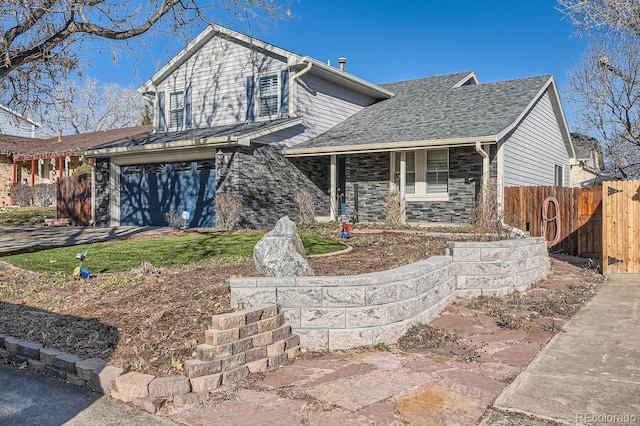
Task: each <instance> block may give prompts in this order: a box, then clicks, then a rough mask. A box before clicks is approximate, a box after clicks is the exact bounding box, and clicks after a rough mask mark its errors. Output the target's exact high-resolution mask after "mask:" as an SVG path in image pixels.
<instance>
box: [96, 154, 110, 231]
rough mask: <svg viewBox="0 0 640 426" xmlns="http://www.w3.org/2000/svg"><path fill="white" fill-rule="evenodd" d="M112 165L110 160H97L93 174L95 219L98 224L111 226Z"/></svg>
mask: <svg viewBox="0 0 640 426" xmlns="http://www.w3.org/2000/svg"><path fill="white" fill-rule="evenodd" d="M110 165H111V163H110V162H109V160H104V159H98V160H96V163H95V167H94V168H93V176H94V183H95V186H94V188H93V196H94V200H95V204H94V207H95V212H94V221H95V224H96V225H97V226H109V225H110V224H111V210H110V208H109V203H110V199H111V198H110V194H111V190H110V186H111V185H110V182H109V180H110V177H111V172H110Z"/></svg>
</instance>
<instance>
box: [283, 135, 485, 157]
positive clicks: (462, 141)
mask: <svg viewBox="0 0 640 426" xmlns="http://www.w3.org/2000/svg"><path fill="white" fill-rule="evenodd" d="M497 142H498V139H497V138H496V136H482V137H477V138H473V139H469V138H456V139H439V140H438V139H435V140H422V141H404V142H382V143H375V144H366V145H345V146H327V147H314V148H289V149H286V150H285V151H284V154H285V156H286V157H310V156H321V155H333V154H362V153H368V152H385V151H410V150H414V149H421V148H440V147H451V146H475V145H476V144H477V143H488V144H495V143H497Z"/></svg>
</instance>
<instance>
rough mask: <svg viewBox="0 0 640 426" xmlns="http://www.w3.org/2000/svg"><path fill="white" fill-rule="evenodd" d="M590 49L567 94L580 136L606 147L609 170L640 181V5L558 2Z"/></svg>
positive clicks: (603, 0)
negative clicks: (587, 39)
mask: <svg viewBox="0 0 640 426" xmlns="http://www.w3.org/2000/svg"><path fill="white" fill-rule="evenodd" d="M558 3H559V5H560V8H561V10H562V11H563V12H564V13H565V14H566V16H568V17H569V18H570V19H571V20H572V22H573V23H574V24H575V25H576V28H577V30H578V32H579V33H580V34H583V35H587V36H589V37H591V43H590V45H589V48H588V50H587V52H586V54H585V55H584V57H583V59H582V63H581V64H579V65H576V66H575V67H574V69H573V70H572V72H571V75H570V86H569V90H568V91H567V92H566V97H567V99H568V101H569V102H570V103H571V104H572V106H573V107H574V110H575V112H576V119H577V127H578V130H579V131H580V132H581V133H586V134H591V135H592V136H595V137H596V138H597V139H598V140H600V141H601V142H602V144H603V151H604V155H605V163H606V166H607V171H608V172H609V173H612V174H615V175H617V176H620V177H623V178H638V177H640V44H639V43H640V2H638V1H628V0H559V1H558Z"/></svg>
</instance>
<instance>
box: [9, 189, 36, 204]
mask: <svg viewBox="0 0 640 426" xmlns="http://www.w3.org/2000/svg"><path fill="white" fill-rule="evenodd" d="M11 198H12V199H13V202H14V203H15V204H16V205H17V206H21V207H26V206H30V205H32V204H33V188H32V187H30V186H29V185H25V184H20V185H15V186H13V187H12V188H11Z"/></svg>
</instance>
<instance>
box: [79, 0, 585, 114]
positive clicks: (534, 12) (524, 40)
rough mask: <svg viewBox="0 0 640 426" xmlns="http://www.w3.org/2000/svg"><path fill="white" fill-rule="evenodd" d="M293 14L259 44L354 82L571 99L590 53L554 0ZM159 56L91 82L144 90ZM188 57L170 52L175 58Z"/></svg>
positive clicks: (351, 6) (326, 8)
mask: <svg viewBox="0 0 640 426" xmlns="http://www.w3.org/2000/svg"><path fill="white" fill-rule="evenodd" d="M290 6H291V12H292V15H293V16H294V17H293V18H291V19H289V20H285V21H278V22H277V23H276V25H268V26H267V27H266V28H265V29H263V28H259V27H258V26H257V25H253V26H252V35H253V36H255V37H257V38H259V39H261V40H264V41H266V42H269V43H271V44H274V45H276V46H279V47H282V48H284V49H287V50H290V51H293V52H295V53H298V54H301V55H306V56H310V57H313V58H315V59H317V60H320V61H324V62H327V61H328V60H330V61H331V64H332V65H334V66H337V65H338V64H337V59H338V57H341V56H344V57H346V58H347V60H348V62H347V71H348V72H349V73H351V74H354V75H356V76H358V77H361V78H364V79H365V80H368V81H371V82H373V83H387V82H393V81H400V80H407V79H413V78H420V77H427V76H430V75H436V74H447V73H454V72H461V71H471V70H472V71H475V72H476V74H477V75H478V78H479V79H480V82H482V83H488V82H493V81H500V80H509V79H515V78H524V77H530V76H536V75H543V74H554V75H555V77H556V80H557V81H558V86H559V88H560V90H561V95H562V91H563V90H565V89H566V87H567V85H568V80H569V79H568V72H569V71H570V69H571V68H572V67H573V66H574V64H576V63H577V62H578V61H579V60H580V58H581V56H582V54H583V52H584V51H585V49H586V44H587V41H586V40H585V39H583V38H579V37H576V36H575V35H574V32H573V27H572V26H571V24H570V22H569V21H567V20H566V19H563V16H562V14H561V12H559V11H558V10H557V9H556V7H557V3H556V1H555V0H485V1H478V0H475V1H474V0H446V1H443V0H437V1H436V0H422V1H420V0H415V1H399V2H392V1H379V0H349V1H347V0H322V1H320V0H315V1H314V0H292V1H291V5H290ZM223 24H224V23H223ZM230 27H231V28H233V29H235V30H237V31H242V32H245V27H244V26H242V25H235V26H230ZM197 30H198V31H196V33H197V32H199V30H201V29H197ZM154 46H156V48H154V49H153V52H142V54H141V57H140V59H139V60H138V61H137V62H136V64H135V67H136V68H137V71H136V72H134V70H133V68H134V64H133V60H130V58H126V57H122V58H120V63H119V65H117V66H115V65H114V64H113V63H112V62H111V60H110V55H106V54H102V55H100V56H97V57H96V58H94V59H93V60H94V63H95V65H94V67H93V68H91V69H88V70H86V72H85V76H89V77H91V78H96V79H97V80H98V81H99V82H100V83H102V84H106V83H114V82H115V83H118V84H120V85H122V86H132V87H136V88H137V87H138V86H139V85H140V84H141V83H143V82H144V81H145V80H146V79H147V78H149V77H150V76H151V75H152V74H153V73H154V71H155V69H156V67H157V66H161V65H163V64H164V63H165V62H166V60H167V59H169V58H168V57H167V56H166V52H167V48H166V42H165V41H163V40H155V41H154ZM181 47H183V46H182V45H175V46H171V47H169V49H168V52H169V55H171V54H173V53H175V52H177V51H178V50H179V49H180V48H181ZM565 97H566V96H565ZM563 104H564V107H565V112H566V113H567V116H568V118H569V122H570V125H571V122H572V121H573V120H572V117H571V115H572V114H571V111H570V109H569V108H570V107H569V105H567V103H566V102H563Z"/></svg>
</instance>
